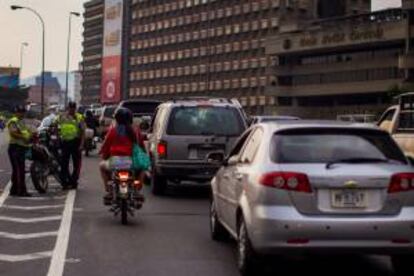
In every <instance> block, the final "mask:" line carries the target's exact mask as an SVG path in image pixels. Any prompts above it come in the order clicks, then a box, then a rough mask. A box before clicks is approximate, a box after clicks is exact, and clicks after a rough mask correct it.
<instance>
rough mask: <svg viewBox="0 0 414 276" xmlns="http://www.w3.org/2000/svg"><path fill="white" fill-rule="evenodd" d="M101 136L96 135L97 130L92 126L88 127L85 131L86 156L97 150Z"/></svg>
mask: <svg viewBox="0 0 414 276" xmlns="http://www.w3.org/2000/svg"><path fill="white" fill-rule="evenodd" d="M98 142H99V138H98V137H96V136H95V131H94V130H93V129H91V128H87V129H86V131H85V156H89V153H90V152H91V151H93V150H96V148H97V144H98Z"/></svg>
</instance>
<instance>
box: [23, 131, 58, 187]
mask: <svg viewBox="0 0 414 276" xmlns="http://www.w3.org/2000/svg"><path fill="white" fill-rule="evenodd" d="M60 157H61V149H60V141H59V138H58V135H57V134H56V129H55V128H54V127H48V128H44V129H40V130H39V133H38V134H37V135H35V137H34V138H33V145H32V148H31V150H30V155H29V159H30V160H31V161H32V163H31V165H30V176H31V179H32V183H33V186H34V187H35V189H36V190H37V191H38V192H39V193H40V194H44V193H46V192H47V190H48V188H49V180H48V178H49V176H53V177H54V178H55V179H56V180H57V181H58V182H59V183H60V184H62V180H61V165H60V162H59V160H60Z"/></svg>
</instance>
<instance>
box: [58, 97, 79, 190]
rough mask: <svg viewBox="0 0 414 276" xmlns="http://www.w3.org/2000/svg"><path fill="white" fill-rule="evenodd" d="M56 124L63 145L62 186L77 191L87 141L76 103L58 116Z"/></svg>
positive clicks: (69, 105)
mask: <svg viewBox="0 0 414 276" xmlns="http://www.w3.org/2000/svg"><path fill="white" fill-rule="evenodd" d="M55 123H56V124H57V127H58V129H59V136H60V140H61V145H62V161H61V165H62V175H61V177H62V181H63V183H62V185H63V187H64V189H76V188H77V187H78V184H79V183H78V181H79V175H80V172H81V166H82V149H83V145H84V140H85V122H84V117H83V115H82V114H80V113H77V112H76V103H75V102H69V104H68V107H67V110H66V111H65V112H64V113H62V114H60V115H58V116H57V118H56V120H55ZM71 159H72V161H73V171H72V173H70V172H69V163H70V160H71Z"/></svg>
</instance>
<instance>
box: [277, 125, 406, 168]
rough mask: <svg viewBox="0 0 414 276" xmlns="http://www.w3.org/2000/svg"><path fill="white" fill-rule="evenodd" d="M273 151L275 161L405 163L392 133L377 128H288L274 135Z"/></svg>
mask: <svg viewBox="0 0 414 276" xmlns="http://www.w3.org/2000/svg"><path fill="white" fill-rule="evenodd" d="M271 154H272V159H273V161H274V162H276V163H328V162H332V161H335V160H343V159H354V158H356V159H357V158H369V159H371V158H372V159H390V160H395V161H399V162H402V163H406V159H405V156H404V154H403V153H402V152H401V150H400V149H399V148H398V146H397V144H396V143H395V142H394V140H392V138H391V136H390V135H388V134H387V133H384V132H381V131H376V130H352V129H344V130H339V129H297V130H288V131H284V132H281V133H276V134H275V135H274V137H273V139H272V150H271Z"/></svg>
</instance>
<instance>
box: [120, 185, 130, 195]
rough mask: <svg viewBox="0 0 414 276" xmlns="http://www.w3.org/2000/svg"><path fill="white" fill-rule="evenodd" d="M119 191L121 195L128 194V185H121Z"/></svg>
mask: <svg viewBox="0 0 414 276" xmlns="http://www.w3.org/2000/svg"><path fill="white" fill-rule="evenodd" d="M119 192H120V193H121V195H126V194H128V186H125V187H120V188H119Z"/></svg>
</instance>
